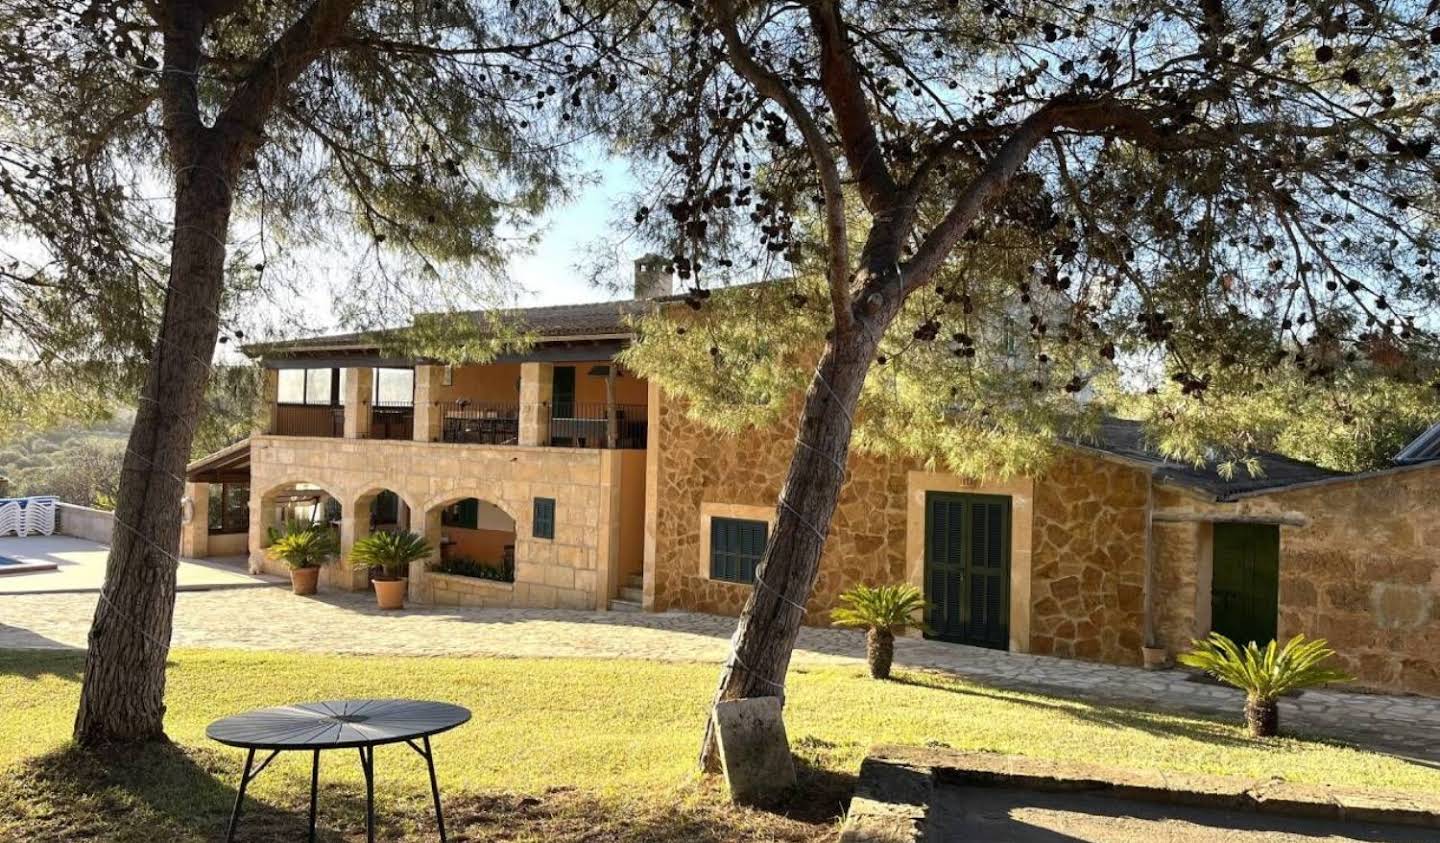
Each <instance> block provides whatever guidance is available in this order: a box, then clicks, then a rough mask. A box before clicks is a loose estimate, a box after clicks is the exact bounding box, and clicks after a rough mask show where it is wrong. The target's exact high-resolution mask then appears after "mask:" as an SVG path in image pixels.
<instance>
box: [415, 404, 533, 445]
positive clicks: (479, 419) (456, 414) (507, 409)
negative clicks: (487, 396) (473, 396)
mask: <svg viewBox="0 0 1440 843" xmlns="http://www.w3.org/2000/svg"><path fill="white" fill-rule="evenodd" d="M436 406H437V409H438V411H439V413H440V441H441V442H455V443H460V444H466V445H515V444H517V443H519V441H520V404H519V403H518V402H515V401H468V400H460V401H441V402H438V403H437V405H436Z"/></svg>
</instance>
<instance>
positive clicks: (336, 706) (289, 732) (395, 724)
mask: <svg viewBox="0 0 1440 843" xmlns="http://www.w3.org/2000/svg"><path fill="white" fill-rule="evenodd" d="M469 719H470V710H469V709H466V708H461V707H460V706H458V705H450V704H449V703H441V702H425V701H421V700H331V701H328V702H314V703H302V704H300V705H282V706H278V707H276V708H262V709H260V710H258V711H251V712H246V713H245V714H237V715H235V716H233V717H226V718H223V719H220V720H216V721H215V722H214V723H211V724H210V725H209V726H208V727H207V728H206V729H205V735H206V737H209V738H210V739H211V740H215V741H219V742H220V743H223V744H226V745H228V746H235V747H240V748H241V749H244V750H246V754H245V771H244V772H243V773H241V775H240V789H239V790H238V791H237V792H236V793H235V809H234V810H233V811H231V812H230V825H229V827H228V829H227V830H226V832H225V840H226V841H227V843H228V841H232V840H234V839H235V825H236V823H238V822H239V820H240V806H241V804H242V803H243V802H244V801H245V788H246V787H248V786H249V784H250V782H252V781H254V780H255V777H256V776H258V775H260V773H261V771H263V770H264V769H265V768H266V767H267V766H269V764H270V762H271V761H273V760H275V756H277V755H279V754H280V753H281V752H287V751H309V752H311V753H312V754H313V755H312V760H311V764H310V840H311V841H312V843H313V841H314V840H315V801H316V796H317V795H318V789H319V784H320V753H321V751H323V750H327V749H356V750H358V751H359V753H360V769H361V771H363V772H364V774H365V832H366V839H367V840H370V841H372V843H373V841H374V840H375V747H377V746H380V745H382V744H388V743H400V742H402V741H403V742H404V743H405V744H406V745H407V746H409V747H410V748H411V749H413V750H415V751H416V752H417V753H419V754H420V757H422V758H424V759H425V765H426V767H428V768H429V770H430V795H431V796H432V797H433V798H434V799H435V824H436V825H437V826H438V827H439V829H440V840H441V841H442V843H443V841H444V840H445V818H444V816H443V815H442V814H441V812H440V786H439V785H438V784H437V783H436V781H435V757H434V755H433V754H432V753H431V752H430V736H431V735H436V734H439V733H441V732H444V731H446V730H449V729H453V728H455V727H456V726H459V725H460V724H462V723H464V722H466V721H467V720H469ZM417 740H418V741H420V743H418V744H417V743H416V741H417ZM256 751H261V752H266V751H268V752H269V753H270V754H269V755H267V756H265V758H264V760H262V761H261V762H260V763H259V764H256V763H255V753H256Z"/></svg>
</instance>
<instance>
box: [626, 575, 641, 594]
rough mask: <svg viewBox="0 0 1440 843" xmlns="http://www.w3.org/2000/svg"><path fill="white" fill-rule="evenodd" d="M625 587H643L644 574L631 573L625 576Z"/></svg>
mask: <svg viewBox="0 0 1440 843" xmlns="http://www.w3.org/2000/svg"><path fill="white" fill-rule="evenodd" d="M624 587H625V588H634V589H640V590H642V591H643V590H644V589H645V576H644V575H643V574H631V575H630V576H628V577H626V578H625V586H624Z"/></svg>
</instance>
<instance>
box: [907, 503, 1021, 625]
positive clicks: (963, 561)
mask: <svg viewBox="0 0 1440 843" xmlns="http://www.w3.org/2000/svg"><path fill="white" fill-rule="evenodd" d="M925 599H926V600H927V601H928V602H929V603H930V612H929V615H928V617H927V622H928V626H929V630H928V632H927V635H929V636H930V637H932V638H939V639H941V640H944V641H955V642H957V643H960V644H973V645H976V646H979V647H993V648H995V649H1000V650H1004V649H1007V648H1008V647H1009V644H1010V499H1009V498H1006V497H996V496H991V495H957V494H949V493H943V492H930V493H929V494H927V495H926V497H925Z"/></svg>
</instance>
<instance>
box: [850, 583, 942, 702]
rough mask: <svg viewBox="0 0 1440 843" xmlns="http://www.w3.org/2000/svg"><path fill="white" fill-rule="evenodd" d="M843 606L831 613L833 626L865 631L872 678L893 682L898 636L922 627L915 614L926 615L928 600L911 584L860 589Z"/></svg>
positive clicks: (867, 657) (851, 592)
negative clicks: (891, 667)
mask: <svg viewBox="0 0 1440 843" xmlns="http://www.w3.org/2000/svg"><path fill="white" fill-rule="evenodd" d="M840 603H841V606H840V608H838V609H835V610H834V611H832V612H831V613H830V620H831V623H833V624H835V625H836V626H852V627H862V628H864V629H865V630H866V633H865V660H866V661H867V662H868V663H869V665H870V675H871V676H873V677H874V678H876V679H889V678H890V663H891V662H892V661H894V659H895V633H897V632H904V631H905V630H906V629H908V628H910V627H912V626H918V625H919V624H918V623H917V621H916V619H915V613H916V612H921V611H924V609H925V605H926V604H925V596H924V595H923V594H921V593H920V589H918V588H916V587H915V586H913V585H910V584H908V583H901V584H898V585H882V586H879V587H878V588H871V587H870V586H868V585H857V586H855V587H854V588H852V589H850V590H849V591H847V592H845V593H844V594H842V595H840Z"/></svg>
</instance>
